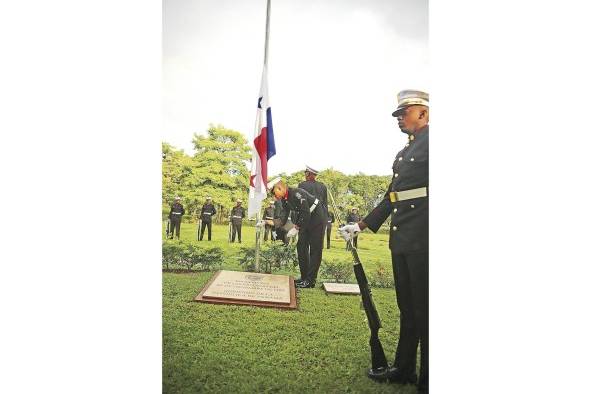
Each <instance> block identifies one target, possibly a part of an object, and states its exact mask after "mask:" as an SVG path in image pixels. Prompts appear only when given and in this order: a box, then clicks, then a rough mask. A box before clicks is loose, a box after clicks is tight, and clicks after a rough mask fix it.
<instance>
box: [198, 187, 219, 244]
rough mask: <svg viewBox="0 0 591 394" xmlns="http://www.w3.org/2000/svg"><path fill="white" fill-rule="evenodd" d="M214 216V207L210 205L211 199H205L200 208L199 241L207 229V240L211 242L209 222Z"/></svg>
mask: <svg viewBox="0 0 591 394" xmlns="http://www.w3.org/2000/svg"><path fill="white" fill-rule="evenodd" d="M215 214H216V210H215V207H214V206H213V204H212V203H211V197H209V196H208V197H207V198H206V201H205V204H203V207H202V208H201V234H199V241H202V240H203V233H204V232H205V227H207V240H208V241H211V221H212V217H213V215H215Z"/></svg>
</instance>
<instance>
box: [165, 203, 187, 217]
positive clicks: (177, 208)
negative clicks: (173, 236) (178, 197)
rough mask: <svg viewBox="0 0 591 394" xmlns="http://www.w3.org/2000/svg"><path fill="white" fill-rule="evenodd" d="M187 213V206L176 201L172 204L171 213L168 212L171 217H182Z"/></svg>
mask: <svg viewBox="0 0 591 394" xmlns="http://www.w3.org/2000/svg"><path fill="white" fill-rule="evenodd" d="M184 214H185V208H183V205H182V204H179V203H178V202H175V203H174V204H172V205H171V206H170V213H169V214H168V218H169V219H173V218H174V219H180V218H181V217H182V216H183V215H184Z"/></svg>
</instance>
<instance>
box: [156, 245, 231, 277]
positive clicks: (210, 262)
mask: <svg viewBox="0 0 591 394" xmlns="http://www.w3.org/2000/svg"><path fill="white" fill-rule="evenodd" d="M223 259H224V253H223V251H222V249H221V248H219V247H213V248H204V247H200V246H199V245H197V244H194V243H184V242H178V241H176V242H175V241H164V242H163V243H162V268H163V269H166V270H169V269H171V268H180V267H185V268H187V271H191V270H192V269H193V267H195V266H197V265H201V269H202V270H204V271H210V270H211V269H212V268H214V267H216V266H217V268H221V267H222V262H223Z"/></svg>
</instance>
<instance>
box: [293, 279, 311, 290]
mask: <svg viewBox="0 0 591 394" xmlns="http://www.w3.org/2000/svg"><path fill="white" fill-rule="evenodd" d="M295 286H296V287H299V288H300V289H307V288H308V287H310V282H308V281H307V280H303V281H301V282H297V283H296V284H295Z"/></svg>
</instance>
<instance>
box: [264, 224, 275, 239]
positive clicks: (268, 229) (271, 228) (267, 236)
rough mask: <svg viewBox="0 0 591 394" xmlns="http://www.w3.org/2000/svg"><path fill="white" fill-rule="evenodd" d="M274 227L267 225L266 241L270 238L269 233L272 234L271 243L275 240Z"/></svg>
mask: <svg viewBox="0 0 591 394" xmlns="http://www.w3.org/2000/svg"><path fill="white" fill-rule="evenodd" d="M273 230H274V229H273V226H270V225H268V224H265V237H264V240H265V241H266V240H267V239H268V238H269V233H271V241H274V239H273Z"/></svg>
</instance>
